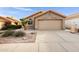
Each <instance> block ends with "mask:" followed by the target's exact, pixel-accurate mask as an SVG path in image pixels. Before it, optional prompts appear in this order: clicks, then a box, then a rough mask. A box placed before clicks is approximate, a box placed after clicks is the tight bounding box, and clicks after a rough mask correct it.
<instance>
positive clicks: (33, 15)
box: [26, 10, 66, 19]
mask: <svg viewBox="0 0 79 59" xmlns="http://www.w3.org/2000/svg"><path fill="white" fill-rule="evenodd" d="M48 12H52V13H55V14H57V15H59V16H61V17H64V18H65V17H66V16H65V15H63V14H61V13H58V12H56V11H52V10H48V11H40V12H37V13H35V14H32V15H30V16H28V17H26V19H28V18H30V17H39V16H41V15H43V14H46V13H48Z"/></svg>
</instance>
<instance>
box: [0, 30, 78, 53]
mask: <svg viewBox="0 0 79 59" xmlns="http://www.w3.org/2000/svg"><path fill="white" fill-rule="evenodd" d="M0 51H1V52H2V51H4V52H5V51H6V52H77V51H79V35H78V34H72V33H69V32H66V31H37V37H36V42H35V43H17V44H16V43H14V44H0Z"/></svg>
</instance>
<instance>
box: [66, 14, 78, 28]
mask: <svg viewBox="0 0 79 59" xmlns="http://www.w3.org/2000/svg"><path fill="white" fill-rule="evenodd" d="M65 20H66V21H65V27H66V28H70V27H71V26H73V25H75V26H76V28H78V29H79V13H75V14H72V15H69V16H67V17H66V19H65Z"/></svg>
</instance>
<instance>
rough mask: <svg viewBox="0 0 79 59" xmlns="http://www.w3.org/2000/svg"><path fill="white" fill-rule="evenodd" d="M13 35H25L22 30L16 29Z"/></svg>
mask: <svg viewBox="0 0 79 59" xmlns="http://www.w3.org/2000/svg"><path fill="white" fill-rule="evenodd" d="M13 36H14V37H23V36H25V33H24V32H23V31H16V32H15V33H14V34H13Z"/></svg>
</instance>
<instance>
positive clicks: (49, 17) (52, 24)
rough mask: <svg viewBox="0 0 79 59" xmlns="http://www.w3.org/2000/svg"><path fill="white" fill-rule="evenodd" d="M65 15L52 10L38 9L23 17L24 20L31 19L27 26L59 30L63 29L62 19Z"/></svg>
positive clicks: (37, 28)
mask: <svg viewBox="0 0 79 59" xmlns="http://www.w3.org/2000/svg"><path fill="white" fill-rule="evenodd" d="M65 18H66V16H64V15H62V14H60V13H58V12H56V11H52V10H48V11H40V12H37V13H35V14H32V15H30V16H28V17H25V20H31V24H30V25H28V27H29V28H33V29H36V30H61V29H64V19H65Z"/></svg>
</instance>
